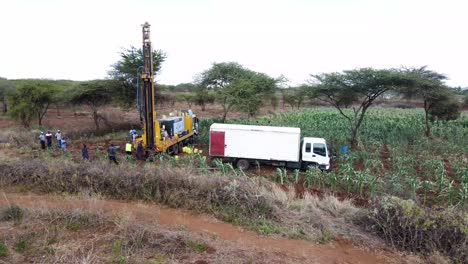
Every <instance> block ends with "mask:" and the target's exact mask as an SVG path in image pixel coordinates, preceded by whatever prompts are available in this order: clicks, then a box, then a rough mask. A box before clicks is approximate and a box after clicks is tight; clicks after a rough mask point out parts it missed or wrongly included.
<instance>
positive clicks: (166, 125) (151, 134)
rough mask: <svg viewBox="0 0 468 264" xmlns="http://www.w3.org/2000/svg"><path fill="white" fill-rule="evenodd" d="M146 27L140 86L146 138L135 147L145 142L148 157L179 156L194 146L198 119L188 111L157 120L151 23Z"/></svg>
mask: <svg viewBox="0 0 468 264" xmlns="http://www.w3.org/2000/svg"><path fill="white" fill-rule="evenodd" d="M142 27H143V60H144V65H143V70H142V72H141V75H140V80H141V82H142V86H141V87H137V88H138V89H139V90H138V94H139V96H141V98H140V99H141V101H142V103H143V107H142V108H139V109H140V111H141V112H142V113H140V114H142V116H143V121H144V123H143V135H142V136H141V137H140V138H137V139H136V141H135V143H134V144H135V146H137V145H138V142H140V141H142V145H143V147H144V148H145V149H146V152H147V154H148V155H153V154H155V153H158V152H167V153H173V154H178V153H179V151H182V148H183V147H184V145H187V144H191V143H193V140H194V137H195V136H196V135H198V119H197V118H196V116H195V115H194V114H193V113H192V112H191V110H189V111H179V112H178V113H176V114H175V115H171V116H170V117H168V118H161V119H157V118H156V110H155V106H156V101H155V93H154V69H153V54H152V52H153V51H152V47H151V40H150V24H149V23H148V22H146V23H145V24H143V25H142Z"/></svg>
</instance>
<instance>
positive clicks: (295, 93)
mask: <svg viewBox="0 0 468 264" xmlns="http://www.w3.org/2000/svg"><path fill="white" fill-rule="evenodd" d="M281 93H282V96H283V104H284V103H287V104H289V105H290V106H291V108H292V109H293V110H294V107H297V109H299V108H300V107H301V106H302V104H303V103H304V100H305V99H306V93H307V86H305V85H302V86H300V87H297V88H290V89H288V90H281Z"/></svg>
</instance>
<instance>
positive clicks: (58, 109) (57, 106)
mask: <svg viewBox="0 0 468 264" xmlns="http://www.w3.org/2000/svg"><path fill="white" fill-rule="evenodd" d="M55 107H56V108H57V116H60V107H59V105H58V104H56V105H55Z"/></svg>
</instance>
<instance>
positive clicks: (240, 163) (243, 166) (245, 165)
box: [236, 159, 250, 171]
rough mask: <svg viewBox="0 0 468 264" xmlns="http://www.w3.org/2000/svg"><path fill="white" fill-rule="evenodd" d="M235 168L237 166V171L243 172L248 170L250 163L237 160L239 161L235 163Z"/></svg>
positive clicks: (244, 160)
mask: <svg viewBox="0 0 468 264" xmlns="http://www.w3.org/2000/svg"><path fill="white" fill-rule="evenodd" d="M236 166H237V168H239V169H241V170H243V171H245V170H248V169H249V166H250V163H249V161H248V160H246V159H239V160H237V162H236Z"/></svg>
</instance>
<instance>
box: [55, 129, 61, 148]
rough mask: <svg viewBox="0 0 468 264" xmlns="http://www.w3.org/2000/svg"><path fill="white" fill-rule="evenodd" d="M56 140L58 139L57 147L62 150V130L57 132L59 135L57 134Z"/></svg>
mask: <svg viewBox="0 0 468 264" xmlns="http://www.w3.org/2000/svg"><path fill="white" fill-rule="evenodd" d="M55 138H56V139H57V147H58V148H61V147H62V142H61V141H62V133H61V132H60V130H57V133H55Z"/></svg>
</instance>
